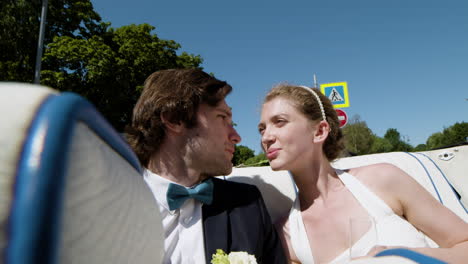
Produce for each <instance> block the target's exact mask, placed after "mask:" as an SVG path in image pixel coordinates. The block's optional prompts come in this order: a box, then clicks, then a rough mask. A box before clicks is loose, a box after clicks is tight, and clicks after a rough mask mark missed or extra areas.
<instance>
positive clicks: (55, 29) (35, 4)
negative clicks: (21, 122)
mask: <svg viewBox="0 0 468 264" xmlns="http://www.w3.org/2000/svg"><path fill="white" fill-rule="evenodd" d="M41 6H42V4H41V1H38V0H34V1H27V0H2V1H0V14H1V16H0V50H1V52H0V80H3V81H20V82H32V80H33V78H34V66H35V61H36V52H37V41H38V35H39V24H40V16H41ZM46 21H47V26H46V30H45V36H44V45H45V46H47V44H49V43H50V42H52V39H53V38H54V37H55V36H69V37H74V38H89V37H90V36H92V35H95V34H99V33H100V32H102V31H103V30H104V29H105V27H106V24H105V23H102V22H101V17H100V16H99V14H98V13H96V12H95V11H94V9H93V5H92V4H91V1H90V0H51V1H49V5H48V12H47V20H46Z"/></svg>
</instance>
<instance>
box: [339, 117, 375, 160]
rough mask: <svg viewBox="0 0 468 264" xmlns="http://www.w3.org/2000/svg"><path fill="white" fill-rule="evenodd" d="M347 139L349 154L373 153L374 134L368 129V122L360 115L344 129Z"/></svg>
mask: <svg viewBox="0 0 468 264" xmlns="http://www.w3.org/2000/svg"><path fill="white" fill-rule="evenodd" d="M342 131H343V134H344V137H345V146H346V149H347V150H348V151H349V152H353V153H355V154H357V155H364V154H368V153H370V152H371V147H372V144H373V141H374V138H375V137H374V134H373V133H372V131H371V130H370V129H369V127H367V124H366V122H364V121H362V120H361V117H360V116H359V115H354V116H353V117H352V118H351V119H350V121H349V123H348V124H347V125H346V126H345V127H344V128H343V129H342Z"/></svg>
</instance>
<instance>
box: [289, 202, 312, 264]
mask: <svg viewBox="0 0 468 264" xmlns="http://www.w3.org/2000/svg"><path fill="white" fill-rule="evenodd" d="M289 232H290V234H291V246H292V248H293V250H294V253H295V254H296V256H297V258H298V259H299V260H300V261H301V263H310V264H314V257H313V256H312V251H311V247H310V243H309V238H308V237H307V232H306V229H305V227H304V222H303V221H302V215H301V204H300V202H299V196H296V200H294V204H293V207H292V208H291V211H290V212H289Z"/></svg>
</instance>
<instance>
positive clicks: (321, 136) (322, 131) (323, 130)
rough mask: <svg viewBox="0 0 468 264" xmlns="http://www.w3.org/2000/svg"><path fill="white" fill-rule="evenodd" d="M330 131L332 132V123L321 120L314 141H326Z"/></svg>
mask: <svg viewBox="0 0 468 264" xmlns="http://www.w3.org/2000/svg"><path fill="white" fill-rule="evenodd" d="M328 133H330V124H328V122H327V121H325V120H322V121H320V122H319V123H318V124H317V129H316V130H315V133H314V142H317V143H318V142H325V140H326V139H327V137H328Z"/></svg>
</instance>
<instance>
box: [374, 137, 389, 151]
mask: <svg viewBox="0 0 468 264" xmlns="http://www.w3.org/2000/svg"><path fill="white" fill-rule="evenodd" d="M392 148H393V147H392V144H391V143H390V142H389V141H388V140H387V139H385V138H381V137H378V136H374V142H373V144H372V147H371V151H370V153H384V152H390V151H392Z"/></svg>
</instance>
